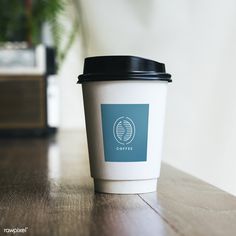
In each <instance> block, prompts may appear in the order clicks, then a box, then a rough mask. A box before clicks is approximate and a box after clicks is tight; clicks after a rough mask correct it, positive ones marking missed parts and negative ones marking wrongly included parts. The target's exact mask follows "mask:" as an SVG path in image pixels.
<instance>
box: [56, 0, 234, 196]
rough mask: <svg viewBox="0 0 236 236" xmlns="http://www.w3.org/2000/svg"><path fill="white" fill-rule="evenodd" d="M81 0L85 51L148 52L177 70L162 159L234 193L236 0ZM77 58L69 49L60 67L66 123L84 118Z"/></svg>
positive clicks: (80, 122) (71, 124)
mask: <svg viewBox="0 0 236 236" xmlns="http://www.w3.org/2000/svg"><path fill="white" fill-rule="evenodd" d="M80 4H81V6H82V11H81V12H80V14H81V16H82V19H83V22H82V23H83V26H84V32H85V41H86V51H87V55H89V56H93V55H109V54H126V55H127V54H131V55H137V56H143V57H147V58H151V59H155V60H158V61H160V62H164V63H166V68H167V71H168V72H169V73H171V74H172V75H173V83H172V84H170V86H169V87H170V89H169V95H168V104H167V117H166V129H165V145H164V160H165V161H166V162H168V163H170V164H171V165H173V166H175V167H178V168H180V169H182V170H184V171H186V172H189V173H190V174H192V175H195V176H197V177H199V178H201V179H203V180H205V181H207V182H209V183H211V184H213V185H216V186H218V187H219V188H222V189H224V190H226V191H228V192H230V193H232V194H235V195H236V171H235V168H236V158H235V157H236V145H235V140H236V104H235V101H236V93H235V88H236V79H235V61H236V44H235V42H236V31H235V29H236V21H235V15H236V10H235V9H236V2H235V1H234V0H225V1H220V0H208V1H205V0H199V1H187V0H180V1H171V0H165V1H164V0H162V1H161V0H149V1H146V0H139V1H137V0H129V1H127V0H120V1H114V0H109V1H108V0H99V1H97V2H96V1H92V0H81V1H80ZM74 59H75V55H74V54H73V53H72V55H71V57H70V59H69V55H68V61H67V62H66V63H67V64H65V66H64V69H63V70H62V73H61V77H62V81H61V89H63V93H62V101H63V103H62V127H65V128H67V127H68V128H72V127H78V126H81V127H82V126H84V121H83V119H82V118H81V116H80V114H81V115H82V99H81V93H80V91H79V88H78V86H76V85H75V81H76V80H74V81H73V79H72V78H74V76H75V75H77V74H78V72H79V70H81V60H79V59H76V61H75V60H74ZM75 101H80V103H79V102H75ZM75 105H76V106H77V107H75ZM72 116H73V117H72ZM77 121H78V122H77Z"/></svg>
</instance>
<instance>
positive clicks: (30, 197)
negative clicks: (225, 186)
mask: <svg viewBox="0 0 236 236" xmlns="http://www.w3.org/2000/svg"><path fill="white" fill-rule="evenodd" d="M14 228H15V229H17V228H18V229H17V230H19V229H21V230H23V231H24V232H25V233H18V234H15V235H40V236H41V235H42V236H43V235H50V236H53V235H57V236H58V235H63V236H64V235H82V236H83V235H99V236H103V235H105V236H106V235H107V236H116V235H117V236H123V235H134V236H138V235H140V236H149V235H155V236H162V235H181V236H197V235H199V236H200V235H201V236H203V235H204V236H205V235H206V236H211V235H214V236H218V235H222V236H229V235H232V236H235V235H236V198H235V197H233V196H231V195H230V194H228V193H225V192H223V191H221V190H219V189H217V188H215V187H213V186H211V185H209V184H206V183H204V182H202V181H200V180H198V179H196V178H193V177H191V176H189V175H187V174H185V173H183V172H181V171H178V170H176V169H174V168H172V167H170V166H168V165H166V164H163V166H162V171H161V178H160V180H159V185H158V192H157V193H148V194H139V195H110V194H95V193H94V191H93V182H92V179H91V178H90V176H89V165H88V154H87V144H86V140H85V131H81V132H62V133H60V134H59V135H58V136H57V137H55V138H50V139H48V138H47V139H43V138H33V139H26V138H24V139H0V235H13V234H9V233H7V231H8V232H9V230H12V229H14ZM4 231H5V232H4Z"/></svg>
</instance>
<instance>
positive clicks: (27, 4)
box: [0, 0, 78, 63]
mask: <svg viewBox="0 0 236 236" xmlns="http://www.w3.org/2000/svg"><path fill="white" fill-rule="evenodd" d="M68 2H69V3H71V2H70V1H68V0H0V6H1V7H0V43H4V42H9V41H10V42H14V41H25V42H27V43H28V45H29V46H34V45H37V44H39V43H40V42H41V32H42V25H43V23H45V22H48V23H49V24H50V28H51V31H52V36H53V39H54V44H55V47H56V49H57V57H58V61H59V63H60V62H62V61H63V59H64V58H65V56H66V53H67V52H68V50H69V48H70V45H71V44H72V42H73V41H74V39H75V36H76V34H77V33H78V25H77V21H74V22H73V27H72V30H71V32H70V33H69V36H67V38H68V40H67V42H66V43H65V46H64V48H63V49H62V48H61V38H62V36H63V34H64V26H63V25H62V24H61V23H60V21H59V16H60V15H62V14H63V12H64V10H65V8H66V6H67V4H68Z"/></svg>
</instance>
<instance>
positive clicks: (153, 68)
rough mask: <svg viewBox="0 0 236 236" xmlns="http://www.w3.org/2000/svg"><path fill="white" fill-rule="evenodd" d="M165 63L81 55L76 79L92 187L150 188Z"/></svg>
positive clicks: (157, 161) (157, 160)
mask: <svg viewBox="0 0 236 236" xmlns="http://www.w3.org/2000/svg"><path fill="white" fill-rule="evenodd" d="M171 81H172V80H171V75H170V74H167V73H166V72H165V65H164V64H162V63H158V62H156V61H152V60H148V59H144V58H140V57H134V56H101V57H89V58H86V59H85V63H84V72H83V74H82V75H80V76H79V81H78V83H81V84H82V89H83V99H84V109H85V120H86V130H87V139H88V149H89V161H90V169H91V176H92V177H93V178H94V186H95V191H97V192H105V193H117V194H135V193H146V192H153V191H156V186H157V179H158V177H159V175H160V165H161V152H162V141H163V140H162V136H163V135H162V134H163V127H164V120H165V106H166V94H167V86H168V82H171Z"/></svg>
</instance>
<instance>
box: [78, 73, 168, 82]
mask: <svg viewBox="0 0 236 236" xmlns="http://www.w3.org/2000/svg"><path fill="white" fill-rule="evenodd" d="M108 78H109V79H108ZM123 80H126V81H135V80H136V81H137V80H149V81H150V80H152V81H154V80H159V81H167V82H169V83H170V82H172V79H171V75H170V74H168V73H159V74H139V75H137V74H133V75H132V74H126V75H124V74H113V75H109V74H99V75H98V74H97V75H96V74H92V75H86V74H85V75H84V74H83V75H79V76H78V81H77V84H82V83H85V82H93V81H94V82H95V81H96V82H97V81H123Z"/></svg>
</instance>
